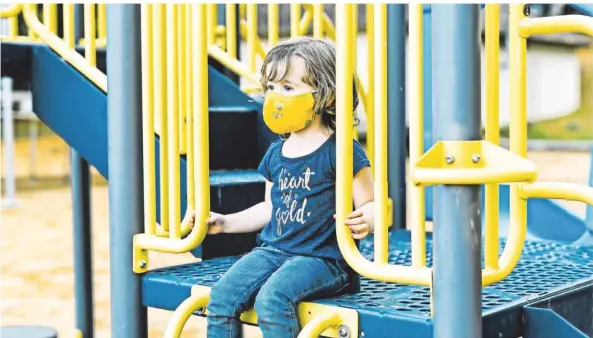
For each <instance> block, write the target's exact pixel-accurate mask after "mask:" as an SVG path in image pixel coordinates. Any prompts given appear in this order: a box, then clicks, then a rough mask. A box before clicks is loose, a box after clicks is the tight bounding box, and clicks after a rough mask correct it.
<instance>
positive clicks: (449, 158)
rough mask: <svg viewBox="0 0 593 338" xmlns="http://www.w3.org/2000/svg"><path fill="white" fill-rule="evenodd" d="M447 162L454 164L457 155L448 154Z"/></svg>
mask: <svg viewBox="0 0 593 338" xmlns="http://www.w3.org/2000/svg"><path fill="white" fill-rule="evenodd" d="M445 162H446V163H447V164H452V163H453V162H455V157H453V155H447V157H445Z"/></svg>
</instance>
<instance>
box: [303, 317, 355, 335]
mask: <svg viewBox="0 0 593 338" xmlns="http://www.w3.org/2000/svg"><path fill="white" fill-rule="evenodd" d="M343 323H344V319H343V318H342V316H341V315H340V314H339V313H337V312H329V313H324V314H320V315H317V316H315V317H314V318H313V319H311V321H309V322H308V323H307V324H306V325H305V326H304V327H303V328H302V329H301V332H299V335H298V338H317V337H319V336H320V335H321V333H323V331H325V330H326V329H329V328H337V327H338V326H340V325H342V324H343Z"/></svg>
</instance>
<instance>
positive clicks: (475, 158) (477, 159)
mask: <svg viewBox="0 0 593 338" xmlns="http://www.w3.org/2000/svg"><path fill="white" fill-rule="evenodd" d="M472 161H474V163H478V162H480V155H478V154H474V156H472Z"/></svg>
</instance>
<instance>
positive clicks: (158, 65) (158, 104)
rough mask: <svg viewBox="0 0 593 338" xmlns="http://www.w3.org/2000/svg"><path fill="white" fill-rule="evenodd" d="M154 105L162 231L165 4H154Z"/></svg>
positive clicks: (165, 213) (165, 221) (165, 208)
mask: <svg viewBox="0 0 593 338" xmlns="http://www.w3.org/2000/svg"><path fill="white" fill-rule="evenodd" d="M154 6H155V7H154V15H155V20H154V26H153V29H154V39H153V47H154V93H155V96H154V105H155V117H156V118H157V119H158V121H159V125H158V130H157V132H158V133H159V136H160V143H159V168H160V170H159V172H160V175H159V176H160V177H159V182H160V211H161V215H160V216H161V217H160V224H161V229H162V230H163V231H164V232H168V231H169V203H168V201H167V196H169V184H168V182H167V178H168V177H169V168H168V165H167V161H168V158H169V150H168V148H169V137H168V132H167V89H168V88H167V68H166V64H167V48H166V46H167V44H166V43H167V34H166V32H167V26H166V24H167V20H166V19H167V18H166V16H165V14H166V5H164V4H158V5H154Z"/></svg>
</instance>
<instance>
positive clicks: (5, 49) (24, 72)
mask: <svg viewBox="0 0 593 338" xmlns="http://www.w3.org/2000/svg"><path fill="white" fill-rule="evenodd" d="M0 50H1V51H2V53H0V59H1V60H2V67H1V68H2V69H1V72H2V77H5V76H7V77H10V78H12V82H13V83H12V86H13V90H29V89H30V88H29V87H30V85H31V70H32V69H31V48H30V46H25V47H23V46H22V44H17V43H11V42H0Z"/></svg>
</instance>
